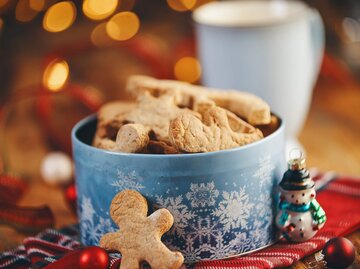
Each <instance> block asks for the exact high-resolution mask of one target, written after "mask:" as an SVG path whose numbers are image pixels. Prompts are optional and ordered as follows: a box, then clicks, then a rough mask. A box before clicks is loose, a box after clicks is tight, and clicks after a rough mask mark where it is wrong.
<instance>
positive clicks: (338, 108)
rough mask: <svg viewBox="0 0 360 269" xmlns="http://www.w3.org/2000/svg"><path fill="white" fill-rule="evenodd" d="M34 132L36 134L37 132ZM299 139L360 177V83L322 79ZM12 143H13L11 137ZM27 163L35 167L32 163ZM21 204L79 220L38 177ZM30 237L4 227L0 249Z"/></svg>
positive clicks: (316, 160)
mask: <svg viewBox="0 0 360 269" xmlns="http://www.w3.org/2000/svg"><path fill="white" fill-rule="evenodd" d="M28 130H29V129H28ZM17 133H18V132H16V130H15V131H14V135H13V136H11V137H13V139H15V140H16V134H17ZM34 133H35V134H34V136H35V137H36V131H34ZM35 140H36V139H35ZM299 140H300V141H301V143H302V144H303V145H304V147H305V149H306V151H307V163H308V166H309V167H318V168H319V169H320V170H324V171H328V170H333V171H336V172H339V173H343V174H348V175H353V176H360V84H359V85H356V84H352V85H349V86H341V85H338V84H335V83H333V82H330V81H328V80H325V79H320V80H319V81H318V83H317V85H316V87H315V90H314V94H313V100H312V105H311V109H310V112H309V115H308V118H307V121H306V123H305V125H304V128H303V130H302V132H301V134H300V136H299ZM8 142H9V143H11V141H10V140H9V141H8ZM45 153H46V148H44V149H36V148H35V147H33V150H32V151H31V152H22V154H21V156H18V158H20V160H21V158H24V156H26V155H27V154H28V155H29V154H30V155H32V156H34V157H32V159H33V162H34V163H35V165H33V166H34V167H35V168H33V170H34V169H38V164H39V161H40V160H41V158H42V157H43V155H44V154H45ZM38 155H39V156H38ZM15 157H16V156H15ZM36 165H37V166H36ZM26 166H27V168H29V169H30V168H31V164H29V163H26ZM30 170H31V169H30ZM20 204H21V205H26V206H37V205H41V204H48V205H49V206H50V207H51V209H52V210H53V212H54V215H55V217H56V227H57V228H58V227H61V226H64V225H67V224H73V223H76V217H75V215H74V214H73V213H72V212H71V210H70V209H69V208H68V206H67V205H66V203H65V200H64V198H63V194H62V192H61V190H60V189H59V188H56V187H50V186H48V185H46V184H45V183H44V182H43V181H42V180H41V179H40V177H38V176H37V177H35V178H33V179H31V188H30V190H29V192H27V193H26V195H25V197H24V198H23V199H22V200H21V202H20ZM26 236H27V235H23V234H19V233H17V232H16V231H14V230H13V229H11V228H8V227H4V226H0V251H1V250H4V249H9V248H12V247H15V246H16V245H18V244H20V243H21V242H22V240H23V239H24V237H26Z"/></svg>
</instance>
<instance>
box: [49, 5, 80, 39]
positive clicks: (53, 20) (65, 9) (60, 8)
mask: <svg viewBox="0 0 360 269" xmlns="http://www.w3.org/2000/svg"><path fill="white" fill-rule="evenodd" d="M75 18H76V7H75V5H74V3H73V2H70V1H64V2H59V3H56V4H55V5H52V6H51V7H50V8H49V9H48V10H47V11H46V13H45V16H44V20H43V27H44V29H45V30H47V31H49V32H61V31H64V30H66V29H68V28H69V27H70V26H71V25H72V24H73V22H74V21H75Z"/></svg>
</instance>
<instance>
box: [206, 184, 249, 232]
mask: <svg viewBox="0 0 360 269" xmlns="http://www.w3.org/2000/svg"><path fill="white" fill-rule="evenodd" d="M222 197H223V200H222V201H221V202H220V203H219V205H218V207H217V208H216V209H215V210H214V211H213V212H212V214H213V215H214V216H216V217H219V221H220V223H222V224H223V225H224V229H225V231H230V230H231V229H234V228H239V227H240V228H243V229H247V227H248V219H249V217H250V213H251V209H252V208H253V207H254V204H253V203H250V202H249V194H247V193H246V189H245V186H244V187H240V190H239V191H238V192H236V191H231V192H227V191H223V193H222Z"/></svg>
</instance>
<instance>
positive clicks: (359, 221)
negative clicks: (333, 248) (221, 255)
mask: <svg viewBox="0 0 360 269" xmlns="http://www.w3.org/2000/svg"><path fill="white" fill-rule="evenodd" d="M332 175H333V174H331V173H325V174H321V175H316V176H315V177H314V179H315V180H316V183H317V186H318V188H319V189H321V190H318V193H317V200H318V202H319V203H320V204H321V206H322V207H323V208H324V210H325V211H326V214H327V217H328V220H327V222H326V224H325V226H324V228H323V229H322V230H320V231H319V232H318V233H317V234H316V236H315V237H314V238H312V239H310V240H308V241H306V242H303V243H287V242H283V241H281V242H278V243H277V244H275V245H273V246H271V247H268V248H266V249H264V250H261V251H258V252H255V253H253V254H250V255H247V256H243V257H239V258H233V259H228V260H219V261H207V262H199V263H197V264H194V265H191V266H188V267H189V268H190V267H191V268H197V269H222V268H224V269H225V268H241V269H263V268H281V267H286V266H289V265H291V264H293V263H294V262H295V261H298V260H300V259H301V258H302V257H304V256H307V255H309V254H311V253H313V252H315V251H317V250H320V249H321V248H322V247H323V246H324V244H325V243H326V242H327V241H328V240H329V239H330V238H332V237H334V236H340V235H345V234H348V233H350V232H352V231H355V230H356V229H358V228H360V178H358V179H355V178H349V177H345V176H338V177H336V178H335V179H334V177H333V176H332ZM332 179H334V180H332ZM77 248H81V244H80V242H79V241H78V229H77V226H71V227H67V228H65V229H63V230H60V231H56V230H52V229H48V230H46V231H44V232H42V233H40V234H39V235H37V236H36V237H29V238H27V239H25V241H24V245H22V246H19V247H18V248H16V249H14V250H11V251H8V252H4V253H2V254H0V268H4V269H5V268H6V269H8V268H9V269H10V268H11V269H14V268H19V269H22V268H30V267H31V268H34V269H36V268H44V267H45V266H46V265H48V264H50V263H53V262H54V261H56V260H58V259H59V258H61V257H62V256H63V255H65V254H66V253H67V252H69V251H71V250H73V249H77ZM110 257H111V264H110V268H111V269H113V268H118V267H119V264H120V262H121V260H120V258H119V256H118V255H117V254H114V253H111V254H110Z"/></svg>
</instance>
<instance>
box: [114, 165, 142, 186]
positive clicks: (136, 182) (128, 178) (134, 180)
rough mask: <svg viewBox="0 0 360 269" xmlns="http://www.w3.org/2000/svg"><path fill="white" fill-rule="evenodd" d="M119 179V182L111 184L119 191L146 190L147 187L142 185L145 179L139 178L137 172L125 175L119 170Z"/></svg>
mask: <svg viewBox="0 0 360 269" xmlns="http://www.w3.org/2000/svg"><path fill="white" fill-rule="evenodd" d="M117 178H118V179H117V180H115V181H113V182H112V183H111V186H114V187H116V188H117V191H122V190H125V189H130V190H137V191H139V190H140V189H143V188H145V186H143V185H142V184H141V182H142V181H143V178H142V177H141V176H139V175H138V174H137V173H136V172H135V171H132V172H129V173H127V174H125V173H124V172H123V171H121V170H119V169H118V170H117Z"/></svg>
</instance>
